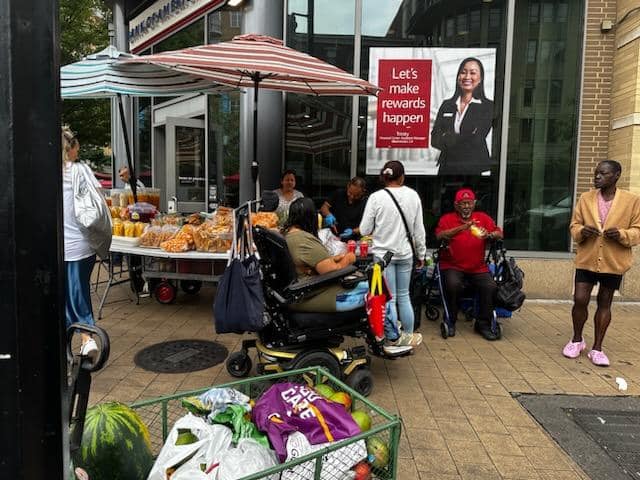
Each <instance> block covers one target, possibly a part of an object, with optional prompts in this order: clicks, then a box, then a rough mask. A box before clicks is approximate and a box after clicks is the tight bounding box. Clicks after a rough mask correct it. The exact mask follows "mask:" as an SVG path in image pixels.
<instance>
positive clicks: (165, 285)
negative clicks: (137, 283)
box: [153, 280, 176, 305]
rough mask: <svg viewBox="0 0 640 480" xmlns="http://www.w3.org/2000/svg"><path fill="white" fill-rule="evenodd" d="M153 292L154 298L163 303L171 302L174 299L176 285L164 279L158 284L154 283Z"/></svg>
mask: <svg viewBox="0 0 640 480" xmlns="http://www.w3.org/2000/svg"><path fill="white" fill-rule="evenodd" d="M153 293H154V295H155V297H156V300H157V301H158V302H160V303H162V304H164V305H167V304H169V303H173V302H174V300H175V299H176V287H174V286H173V285H172V284H170V283H169V282H167V281H166V280H163V281H162V282H160V283H159V284H158V285H156V288H154V290H153Z"/></svg>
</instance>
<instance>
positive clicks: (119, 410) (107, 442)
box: [73, 402, 153, 480]
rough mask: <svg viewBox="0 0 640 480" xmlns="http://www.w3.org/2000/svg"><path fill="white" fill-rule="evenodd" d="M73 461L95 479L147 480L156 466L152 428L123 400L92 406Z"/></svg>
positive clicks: (88, 411)
mask: <svg viewBox="0 0 640 480" xmlns="http://www.w3.org/2000/svg"><path fill="white" fill-rule="evenodd" d="M73 464H74V465H75V466H76V467H82V468H83V469H84V470H86V471H87V473H88V474H89V478H91V480H144V479H146V478H147V475H148V473H149V470H151V466H152V465H153V454H152V453H151V444H150V441H149V430H148V429H147V427H146V425H145V424H144V423H143V422H142V420H141V419H140V417H139V416H138V414H137V413H136V412H134V411H133V410H132V409H130V408H129V407H128V406H126V405H124V404H122V403H118V402H109V403H102V404H100V405H96V406H94V407H91V408H89V409H88V410H87V414H86V417H85V422H84V431H83V433H82V444H81V447H80V448H79V449H78V450H77V452H76V453H75V455H74V457H73Z"/></svg>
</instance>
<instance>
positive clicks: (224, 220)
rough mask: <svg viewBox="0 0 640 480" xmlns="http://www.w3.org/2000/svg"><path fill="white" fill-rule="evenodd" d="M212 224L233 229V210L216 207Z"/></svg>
mask: <svg viewBox="0 0 640 480" xmlns="http://www.w3.org/2000/svg"><path fill="white" fill-rule="evenodd" d="M212 220H213V222H214V223H215V224H216V225H218V226H220V227H229V228H232V227H233V209H231V208H227V207H218V209H217V210H216V213H215V215H214V216H213V219H212Z"/></svg>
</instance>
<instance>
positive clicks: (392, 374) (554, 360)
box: [90, 285, 640, 480]
mask: <svg viewBox="0 0 640 480" xmlns="http://www.w3.org/2000/svg"><path fill="white" fill-rule="evenodd" d="M127 288H128V286H127V285H124V286H121V287H117V288H114V293H113V295H112V296H110V301H113V300H115V299H118V298H120V299H126V298H127V292H126V289H127ZM116 290H117V291H116ZM212 298H213V290H212V289H209V288H205V289H203V290H202V291H201V292H200V294H199V295H196V296H188V295H185V294H182V293H181V294H179V296H178V299H177V301H176V303H175V304H173V305H169V306H166V305H160V304H159V303H157V302H156V301H155V300H153V299H151V298H146V299H141V304H140V305H135V302H129V301H126V300H124V301H121V302H117V303H110V304H108V305H106V306H105V309H104V313H103V319H102V320H101V321H100V322H99V325H100V326H102V327H103V328H105V329H106V330H107V331H108V333H109V335H110V337H111V357H110V360H109V363H108V364H107V366H106V367H105V368H104V369H103V370H102V371H101V372H99V373H98V374H96V375H95V376H94V380H93V384H92V387H91V397H90V403H91V404H94V403H97V402H102V401H107V400H118V401H121V402H127V403H128V402H133V401H135V400H141V399H147V398H153V397H157V396H161V395H167V394H170V393H174V392H179V391H183V390H190V389H194V388H201V387H206V386H209V385H213V384H219V383H223V382H227V381H231V380H233V379H232V378H231V377H230V376H229V375H228V374H227V372H226V370H225V367H224V363H222V364H219V365H216V366H215V367H212V368H209V369H207V370H202V371H198V372H193V373H189V374H156V373H152V372H147V371H145V370H142V369H141V368H139V367H136V365H135V364H134V362H133V358H134V356H135V354H136V353H137V352H138V351H139V350H140V349H142V348H144V347H146V346H149V345H152V344H155V343H158V342H162V341H167V340H178V339H206V340H214V341H216V342H219V343H222V344H224V345H225V346H226V347H227V348H228V349H229V352H233V351H235V350H237V349H238V347H239V342H240V340H241V339H242V338H243V337H242V336H240V335H220V336H216V335H215V332H214V330H213V325H212V318H211V315H212V308H211V302H212V300H211V299H212ZM94 305H96V303H95V299H94ZM592 308H593V305H592ZM570 310H571V304H570V303H566V302H557V303H536V302H533V301H532V302H527V303H525V307H524V308H523V309H522V311H521V312H519V313H517V314H515V315H514V317H513V318H512V319H506V320H505V321H504V326H503V331H504V335H503V339H502V340H501V341H498V342H487V341H485V340H483V339H482V338H481V337H479V336H477V335H475V334H473V332H472V330H471V325H470V324H468V323H466V322H464V321H460V322H459V326H458V332H457V334H456V336H455V337H454V338H450V339H448V340H443V339H442V338H441V337H440V333H439V326H438V324H436V323H431V322H428V321H423V325H422V327H421V330H420V331H421V332H422V334H423V335H424V344H423V345H422V346H420V348H418V349H417V351H416V353H415V354H414V355H412V356H411V357H408V358H404V359H399V360H395V361H383V360H381V359H378V358H374V359H373V362H372V368H371V369H372V372H373V373H374V376H375V387H374V392H373V393H372V395H371V397H370V398H371V400H372V401H374V402H375V403H377V404H379V405H381V406H382V407H384V408H386V409H388V410H390V411H392V412H398V413H399V414H400V415H401V416H402V419H403V431H402V441H401V445H400V461H399V464H400V473H399V475H398V479H402V480H411V479H423V480H424V479H439V480H453V479H474V480H482V479H549V480H551V479H553V480H569V479H581V478H582V479H586V478H588V477H587V476H586V475H585V474H584V473H583V472H582V471H581V470H580V468H579V467H578V466H577V465H576V464H575V463H574V462H573V461H572V460H571V459H570V458H569V457H568V456H567V455H566V454H565V453H564V451H563V450H562V449H561V448H560V447H558V446H557V445H556V444H555V442H554V441H553V440H552V439H551V437H549V436H548V435H547V433H546V432H545V431H544V430H543V429H542V428H541V427H539V426H538V424H537V423H536V422H535V420H534V419H533V418H532V417H531V416H530V415H529V414H528V413H527V412H526V410H524V409H523V408H522V407H521V406H520V404H519V403H518V401H517V400H516V399H515V398H513V397H512V394H516V393H550V394H558V393H566V394H580V395H618V394H620V393H621V392H619V391H618V389H617V385H616V383H615V378H616V377H618V376H620V377H623V378H625V379H626V380H627V382H628V384H629V389H628V391H627V392H624V393H625V394H626V395H638V394H640V349H638V348H637V347H636V346H637V343H636V342H638V341H639V340H640V325H639V324H638V322H637V318H638V317H639V316H640V305H631V304H617V305H614V309H613V321H612V325H611V327H610V329H609V333H608V336H607V340H606V341H605V345H606V351H607V353H608V354H609V357H610V359H611V362H612V364H611V367H610V368H604V369H603V368H596V367H594V366H593V365H591V363H590V362H589V360H588V359H586V356H582V357H581V358H580V359H578V360H568V359H565V358H564V357H562V355H561V353H560V351H561V349H562V347H563V346H564V344H565V343H566V341H567V340H568V338H569V335H570ZM592 313H593V312H592ZM592 328H593V323H592V321H591V320H590V321H589V322H588V324H587V329H586V338H587V342H588V341H589V340H591V339H592V338H593V334H592Z"/></svg>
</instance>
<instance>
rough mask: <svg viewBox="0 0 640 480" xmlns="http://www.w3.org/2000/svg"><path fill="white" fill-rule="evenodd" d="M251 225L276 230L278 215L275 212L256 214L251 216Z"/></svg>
mask: <svg viewBox="0 0 640 480" xmlns="http://www.w3.org/2000/svg"><path fill="white" fill-rule="evenodd" d="M251 224H252V225H253V226H254V227H255V226H256V225H260V226H261V227H264V228H278V215H277V214H276V212H256V213H252V214H251Z"/></svg>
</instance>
